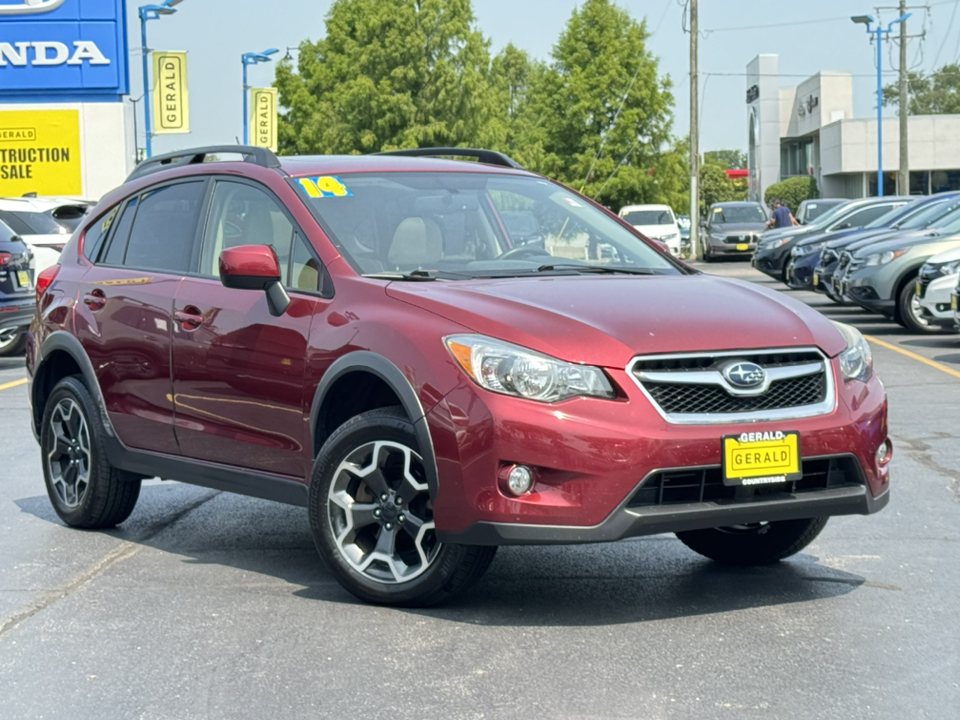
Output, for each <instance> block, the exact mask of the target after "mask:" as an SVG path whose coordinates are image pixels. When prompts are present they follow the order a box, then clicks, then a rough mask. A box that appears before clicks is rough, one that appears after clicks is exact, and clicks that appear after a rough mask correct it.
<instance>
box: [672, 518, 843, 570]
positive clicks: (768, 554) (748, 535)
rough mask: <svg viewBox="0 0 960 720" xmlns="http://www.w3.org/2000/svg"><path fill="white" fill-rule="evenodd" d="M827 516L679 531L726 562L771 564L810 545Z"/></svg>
mask: <svg viewBox="0 0 960 720" xmlns="http://www.w3.org/2000/svg"><path fill="white" fill-rule="evenodd" d="M826 524H827V518H825V517H823V518H811V519H809V520H780V521H777V522H771V523H755V524H751V525H742V526H741V525H737V526H734V527H727V528H710V529H707V530H690V531H687V532H678V533H677V537H678V538H679V539H680V542H682V543H683V544H684V545H686V546H687V547H688V548H690V549H691V550H693V551H694V552H697V553H700V554H701V555H703V556H704V557H708V558H710V559H711V560H715V561H716V562H719V563H724V564H725V565H769V564H770V563H775V562H777V561H778V560H783V559H784V558H786V557H790V556H791V555H794V554H796V553H798V552H800V551H801V550H803V548H805V547H806V546H807V545H809V544H810V543H811V542H812V541H813V539H814V538H815V537H817V535H819V534H820V531H821V530H823V526H824V525H826Z"/></svg>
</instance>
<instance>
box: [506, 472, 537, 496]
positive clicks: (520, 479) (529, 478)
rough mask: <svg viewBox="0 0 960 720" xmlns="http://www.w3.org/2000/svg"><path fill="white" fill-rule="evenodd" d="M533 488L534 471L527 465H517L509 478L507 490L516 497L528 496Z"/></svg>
mask: <svg viewBox="0 0 960 720" xmlns="http://www.w3.org/2000/svg"><path fill="white" fill-rule="evenodd" d="M532 487H533V471H532V470H531V469H530V468H528V467H526V466H525V465H517V466H516V467H515V468H513V469H512V470H511V471H510V474H509V475H508V476H507V488H509V490H510V492H512V493H513V494H514V495H526V494H527V493H528V492H530V488H532Z"/></svg>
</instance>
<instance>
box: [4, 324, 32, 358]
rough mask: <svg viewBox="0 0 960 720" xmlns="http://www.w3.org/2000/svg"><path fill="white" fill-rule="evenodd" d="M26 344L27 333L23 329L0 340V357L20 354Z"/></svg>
mask: <svg viewBox="0 0 960 720" xmlns="http://www.w3.org/2000/svg"><path fill="white" fill-rule="evenodd" d="M26 346H27V333H26V332H25V331H23V330H21V331H20V332H18V333H17V334H16V335H13V336H11V337H10V338H9V339H8V340H2V341H0V357H11V356H13V355H22V354H23V350H24V348H25V347H26Z"/></svg>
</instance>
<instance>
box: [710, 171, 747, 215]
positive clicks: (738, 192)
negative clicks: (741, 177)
mask: <svg viewBox="0 0 960 720" xmlns="http://www.w3.org/2000/svg"><path fill="white" fill-rule="evenodd" d="M726 170H727V168H725V167H724V166H722V165H718V164H716V163H713V162H704V164H703V165H701V166H700V202H701V204H702V207H703V209H706V208H708V207H710V206H711V205H713V203H718V202H733V201H735V200H746V199H747V189H746V187H745V183H737V182H735V181H734V180H731V179H730V178H729V177H727V173H726Z"/></svg>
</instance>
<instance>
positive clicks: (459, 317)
mask: <svg viewBox="0 0 960 720" xmlns="http://www.w3.org/2000/svg"><path fill="white" fill-rule="evenodd" d="M387 294H388V295H390V296H391V297H393V298H396V299H398V300H401V301H403V302H406V303H409V304H411V305H414V306H416V307H418V308H421V309H423V310H427V311H429V312H432V313H434V314H436V315H439V316H441V317H444V318H447V319H448V320H451V321H453V322H455V323H458V324H460V325H462V326H464V327H467V328H469V329H471V330H473V331H474V332H477V333H480V334H483V335H488V336H490V337H494V338H499V339H501V340H506V341H508V342H512V343H515V344H517V345H522V346H523V347H527V348H530V349H533V350H537V351H539V352H542V353H545V354H547V355H552V356H554V357H558V358H561V359H563V360H567V361H569V362H576V363H586V364H589V365H598V366H604V367H613V368H624V367H626V365H627V364H628V363H629V361H630V359H631V358H632V357H633V356H635V355H645V354H652V353H678V352H699V351H708V350H709V351H720V350H746V349H756V348H778V347H798V346H818V347H820V348H821V349H822V350H823V351H824V352H825V353H827V354H828V355H831V356H833V355H836V354H837V353H839V352H841V351H842V350H843V349H844V347H845V342H844V340H843V338H842V336H841V335H840V332H839V331H838V330H837V329H836V328H835V327H834V326H833V324H832V323H831V322H830V321H829V320H827V318H825V317H824V316H823V315H821V314H820V313H818V312H817V311H815V310H813V309H811V308H810V307H808V306H807V305H806V304H804V303H801V302H799V301H797V300H794V299H792V298H790V297H787V296H786V295H783V294H781V293H778V292H776V291H774V290H770V289H767V288H764V287H762V286H760V285H756V284H753V283H749V282H745V281H740V280H733V279H729V278H721V277H717V276H713V275H669V276H664V275H653V276H643V277H636V276H610V275H602V276H595V275H592V276H590V275H588V276H583V275H575V276H563V277H558V276H553V277H543V278H540V277H537V278H508V279H491V280H462V281H453V282H443V281H440V282H429V283H405V282H393V283H391V284H390V285H389V286H388V287H387Z"/></svg>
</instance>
